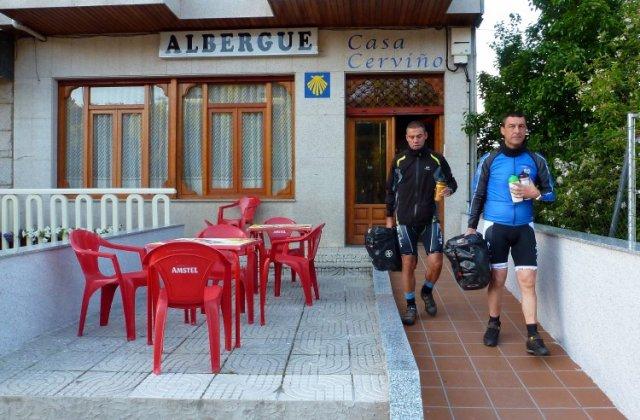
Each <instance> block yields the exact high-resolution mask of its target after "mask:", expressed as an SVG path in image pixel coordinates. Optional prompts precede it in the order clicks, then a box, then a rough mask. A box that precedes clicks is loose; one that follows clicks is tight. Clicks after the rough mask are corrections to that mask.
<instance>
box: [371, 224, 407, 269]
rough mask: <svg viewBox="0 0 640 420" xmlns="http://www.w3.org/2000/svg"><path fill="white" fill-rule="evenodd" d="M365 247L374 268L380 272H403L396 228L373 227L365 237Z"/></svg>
mask: <svg viewBox="0 0 640 420" xmlns="http://www.w3.org/2000/svg"><path fill="white" fill-rule="evenodd" d="M364 245H365V247H366V248H367V252H368V253H369V256H370V257H371V260H372V263H373V266H374V267H375V268H376V270H380V271H400V270H402V259H401V258H400V245H399V244H398V234H397V233H396V228H387V227H382V226H373V227H370V228H369V229H368V230H367V233H365V235H364Z"/></svg>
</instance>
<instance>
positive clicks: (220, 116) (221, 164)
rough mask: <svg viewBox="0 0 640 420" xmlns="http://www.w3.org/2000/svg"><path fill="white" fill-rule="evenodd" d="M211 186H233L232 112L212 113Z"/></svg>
mask: <svg viewBox="0 0 640 420" xmlns="http://www.w3.org/2000/svg"><path fill="white" fill-rule="evenodd" d="M210 141H211V157H210V162H211V186H212V187H213V188H232V187H233V114H232V113H230V112H225V113H214V114H213V121H212V122H211V137H210Z"/></svg>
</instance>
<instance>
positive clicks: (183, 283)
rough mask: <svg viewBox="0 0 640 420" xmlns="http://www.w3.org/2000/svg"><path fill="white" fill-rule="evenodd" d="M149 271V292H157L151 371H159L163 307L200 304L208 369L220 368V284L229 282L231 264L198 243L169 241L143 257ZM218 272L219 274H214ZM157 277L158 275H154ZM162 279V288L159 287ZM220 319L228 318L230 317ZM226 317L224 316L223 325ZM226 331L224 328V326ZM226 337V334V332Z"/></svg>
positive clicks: (164, 319) (221, 288)
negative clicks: (207, 334) (206, 332)
mask: <svg viewBox="0 0 640 420" xmlns="http://www.w3.org/2000/svg"><path fill="white" fill-rule="evenodd" d="M145 261H146V263H147V265H148V267H149V273H150V279H151V280H150V284H149V289H150V293H152V292H153V293H154V294H153V296H155V295H157V296H158V300H157V303H156V315H155V330H154V345H153V373H155V374H156V375H158V374H160V370H161V362H162V360H161V359H162V349H163V344H164V327H165V323H166V320H167V308H180V309H191V308H194V307H203V308H204V310H205V313H206V315H207V327H208V329H209V350H210V352H211V370H212V372H214V373H217V372H219V371H220V317H219V313H220V302H221V297H222V293H223V287H225V286H224V285H223V287H221V286H219V285H218V284H215V282H216V281H219V280H222V281H223V282H224V283H225V284H229V282H230V281H231V263H230V262H229V261H228V260H227V257H226V256H224V255H223V254H222V253H221V252H220V251H217V250H215V249H213V248H211V247H208V246H206V245H203V244H198V243H169V244H165V245H161V246H159V247H157V248H155V249H154V250H152V251H151V252H149V255H148V256H147V259H146V260H145ZM219 271H221V273H218V272H219ZM158 277H159V278H158ZM160 279H162V284H163V286H164V287H163V288H160ZM223 318H227V319H229V321H230V317H225V316H224V312H223ZM226 323H227V320H226V319H225V324H226ZM225 330H226V328H225ZM227 334H228V333H227ZM227 337H228V335H227Z"/></svg>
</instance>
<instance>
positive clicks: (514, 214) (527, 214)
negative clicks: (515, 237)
mask: <svg viewBox="0 0 640 420" xmlns="http://www.w3.org/2000/svg"><path fill="white" fill-rule="evenodd" d="M523 172H524V173H526V174H528V175H529V178H530V179H531V182H532V183H534V184H535V185H537V186H538V188H539V189H540V195H541V196H540V200H542V201H554V200H555V192H554V189H553V179H552V177H551V173H550V172H549V167H548V166H547V162H546V160H545V159H544V158H543V157H542V156H541V155H539V154H537V153H532V152H530V151H528V150H526V149H525V150H523V151H522V152H521V153H517V154H514V153H512V155H511V156H508V155H507V154H505V152H504V151H503V149H502V148H501V149H499V150H497V151H494V152H491V153H487V154H485V155H484V156H482V158H480V162H479V163H478V168H477V170H476V173H475V176H474V179H473V198H472V200H471V208H470V211H469V214H470V216H469V227H472V228H474V229H475V228H476V227H477V224H478V219H479V217H480V213H483V217H484V219H485V220H488V221H491V222H494V223H499V224H502V225H508V226H520V225H526V224H528V223H531V222H533V201H534V200H530V199H529V200H523V201H521V202H517V203H514V202H513V201H512V199H511V193H510V192H509V182H508V180H509V177H510V176H511V175H516V176H517V175H519V174H521V173H523Z"/></svg>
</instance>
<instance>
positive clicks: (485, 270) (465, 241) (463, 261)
mask: <svg viewBox="0 0 640 420" xmlns="http://www.w3.org/2000/svg"><path fill="white" fill-rule="evenodd" d="M444 254H445V255H446V256H447V258H448V259H449V261H450V262H451V268H452V269H453V275H454V277H455V279H456V281H457V282H458V285H460V288H462V290H477V289H482V288H485V287H487V285H488V284H489V281H490V280H491V262H490V261H489V247H488V246H487V241H485V240H484V238H483V237H482V234H480V233H477V232H476V233H475V234H474V235H459V236H454V237H453V238H451V239H449V240H448V241H447V242H446V244H445V246H444Z"/></svg>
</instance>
